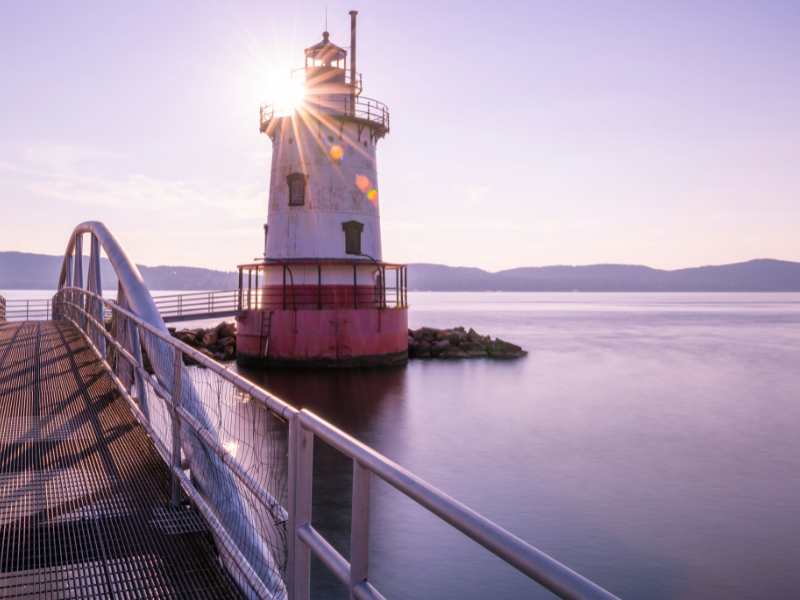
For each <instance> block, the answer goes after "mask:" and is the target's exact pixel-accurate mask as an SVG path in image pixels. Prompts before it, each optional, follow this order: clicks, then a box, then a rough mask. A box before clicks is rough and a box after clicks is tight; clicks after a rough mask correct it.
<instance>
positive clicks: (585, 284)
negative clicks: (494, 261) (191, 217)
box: [0, 251, 800, 292]
mask: <svg viewBox="0 0 800 600" xmlns="http://www.w3.org/2000/svg"><path fill="white" fill-rule="evenodd" d="M61 261H62V257H60V256H53V255H47V254H34V253H27V252H16V251H0V290H1V289H8V290H12V289H48V290H49V289H53V288H54V287H55V286H56V283H57V281H58V274H59V271H60V269H61ZM85 264H88V261H85ZM408 268H409V289H410V290H413V291H471V292H478V291H520V292H521V291H540V292H560V291H587V292H714V291H720V292H723V291H724V292H788V291H792V292H798V291H800V262H792V261H785V260H777V259H771V258H758V259H752V260H748V261H744V262H738V263H728V264H723V265H703V266H699V267H685V268H680V269H671V270H667V269H656V268H653V267H648V266H647V265H636V264H633V265H629V264H618V263H598V264H594V265H548V266H542V267H514V268H511V269H503V270H500V271H494V272H493V271H486V270H484V269H480V268H478V267H452V266H448V265H442V264H437V263H412V264H409V267H408ZM139 269H140V271H141V273H142V277H143V278H144V280H145V283H146V284H147V286H148V287H149V288H150V289H152V290H211V289H234V288H235V287H236V286H237V284H238V274H237V273H236V272H235V271H219V270H214V269H204V268H202V267H183V266H172V265H159V266H146V265H139ZM101 277H102V280H103V282H104V287H106V288H107V289H111V288H114V287H116V277H115V276H114V271H113V269H112V267H111V265H110V263H109V262H108V260H106V259H103V261H102V264H101Z"/></svg>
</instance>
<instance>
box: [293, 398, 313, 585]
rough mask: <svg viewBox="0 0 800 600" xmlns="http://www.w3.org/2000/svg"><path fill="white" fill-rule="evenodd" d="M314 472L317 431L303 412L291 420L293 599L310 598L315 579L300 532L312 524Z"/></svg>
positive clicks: (309, 552)
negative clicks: (307, 423) (307, 424)
mask: <svg viewBox="0 0 800 600" xmlns="http://www.w3.org/2000/svg"><path fill="white" fill-rule="evenodd" d="M313 473H314V434H313V433H311V432H310V431H307V430H306V429H305V428H304V427H303V425H302V424H301V423H300V414H299V413H295V414H294V415H293V416H292V417H291V419H290V420H289V531H288V532H287V536H286V537H287V538H288V542H289V564H288V567H287V578H288V580H289V600H308V598H309V594H310V578H311V551H310V549H309V548H308V546H306V545H305V543H303V542H302V541H301V540H300V538H299V536H298V535H297V531H298V529H300V528H301V527H303V526H305V525H308V524H310V523H311V500H312V486H313Z"/></svg>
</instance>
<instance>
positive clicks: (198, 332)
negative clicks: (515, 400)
mask: <svg viewBox="0 0 800 600" xmlns="http://www.w3.org/2000/svg"><path fill="white" fill-rule="evenodd" d="M169 332H170V333H171V334H172V336H173V337H175V338H177V339H179V340H180V341H182V342H184V343H185V344H188V345H189V346H191V347H192V348H195V349H196V350H197V351H198V352H200V353H202V354H205V355H206V356H207V357H209V358H212V359H214V360H217V361H220V362H230V361H232V360H236V324H235V323H233V322H231V321H223V322H222V323H220V324H219V325H217V326H216V327H211V328H208V329H204V328H202V327H196V328H193V329H175V328H173V327H170V329H169ZM527 354H528V352H527V351H526V350H523V349H522V348H521V347H519V346H517V345H516V344H512V343H511V342H507V341H505V340H501V339H500V338H494V339H492V337H491V336H488V335H481V334H479V333H478V332H477V331H475V330H474V329H472V328H470V329H464V328H463V327H454V328H452V329H435V328H433V327H420V328H419V329H409V330H408V357H409V358H441V359H456V358H499V359H510V358H521V357H523V356H526V355H527ZM184 358H187V359H188V357H184ZM192 362H194V361H192Z"/></svg>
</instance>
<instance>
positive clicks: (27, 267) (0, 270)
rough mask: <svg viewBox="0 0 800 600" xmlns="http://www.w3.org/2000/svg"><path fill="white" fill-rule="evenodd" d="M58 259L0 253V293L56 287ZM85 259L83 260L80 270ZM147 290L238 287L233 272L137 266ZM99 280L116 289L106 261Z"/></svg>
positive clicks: (104, 284) (109, 266)
mask: <svg viewBox="0 0 800 600" xmlns="http://www.w3.org/2000/svg"><path fill="white" fill-rule="evenodd" d="M61 261H62V257H61V256H49V255H47V254H29V253H25V252H0V290H3V289H5V290H52V289H54V288H55V287H56V285H57V284H58V275H59V273H60V272H61ZM86 265H88V259H85V260H84V268H86ZM138 266H139V271H141V273H142V277H144V281H145V283H146V284H147V287H148V288H150V289H151V290H225V289H233V288H235V287H236V286H237V285H238V283H239V276H238V274H237V273H235V272H226V271H214V270H212V269H200V268H197V267H169V266H164V267H161V266H159V267H147V266H144V265H138ZM100 277H101V280H102V282H103V287H104V288H105V289H114V288H116V287H117V278H116V276H115V275H114V269H113V268H112V267H111V263H109V262H108V260H107V259H105V258H104V259H102V260H101V264H100Z"/></svg>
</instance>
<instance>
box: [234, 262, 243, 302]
mask: <svg viewBox="0 0 800 600" xmlns="http://www.w3.org/2000/svg"><path fill="white" fill-rule="evenodd" d="M243 275H244V274H243V273H242V267H239V305H238V306H237V307H236V308H237V309H238V310H242V293H243V290H242V283H243Z"/></svg>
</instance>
